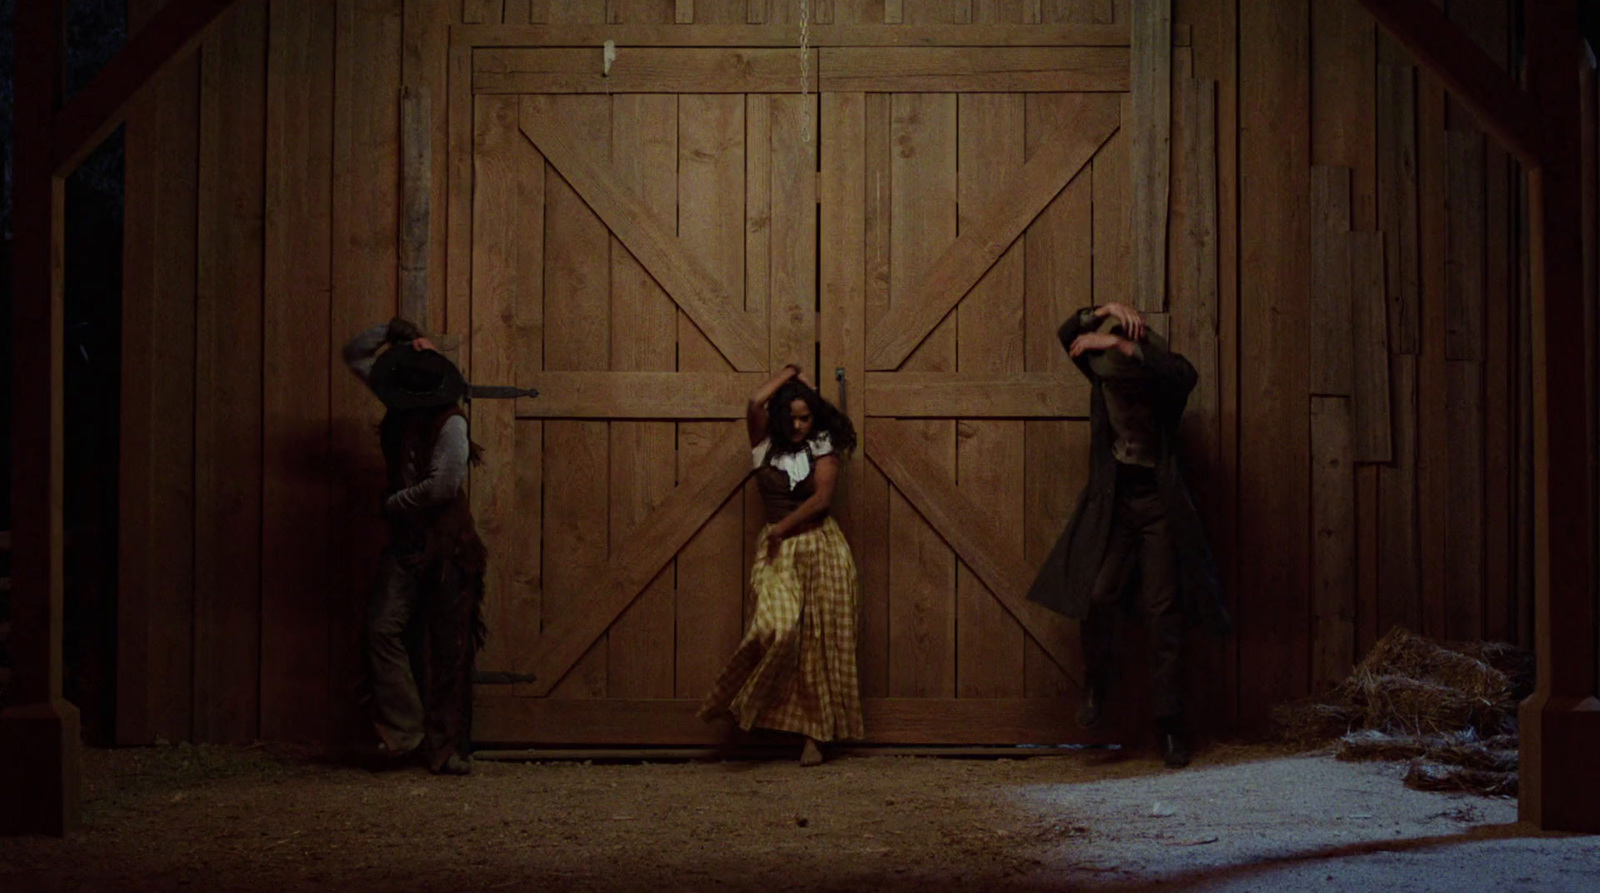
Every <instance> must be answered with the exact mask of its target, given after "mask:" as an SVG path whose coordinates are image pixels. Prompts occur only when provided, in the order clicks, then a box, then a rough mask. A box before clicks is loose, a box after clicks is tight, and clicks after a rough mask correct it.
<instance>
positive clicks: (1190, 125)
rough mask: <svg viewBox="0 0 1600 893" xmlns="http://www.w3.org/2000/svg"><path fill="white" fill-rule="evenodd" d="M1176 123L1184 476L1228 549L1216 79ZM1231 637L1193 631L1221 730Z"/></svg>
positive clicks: (1183, 96) (1195, 660) (1184, 102)
mask: <svg viewBox="0 0 1600 893" xmlns="http://www.w3.org/2000/svg"><path fill="white" fill-rule="evenodd" d="M1179 89H1180V91H1181V93H1180V97H1179V102H1178V129H1179V130H1180V131H1181V134H1180V139H1181V140H1182V142H1181V144H1180V145H1179V146H1178V147H1177V148H1178V154H1177V157H1178V159H1179V160H1178V161H1176V162H1174V163H1175V164H1181V166H1182V168H1183V175H1182V177H1181V179H1179V178H1176V177H1175V178H1174V179H1175V180H1177V182H1178V183H1179V184H1180V191H1179V192H1175V193H1174V203H1175V204H1177V203H1180V202H1181V204H1182V206H1183V215H1182V217H1183V226H1182V228H1181V229H1179V230H1176V232H1177V233H1178V236H1177V238H1176V239H1175V248H1176V252H1175V257H1176V260H1175V261H1174V267H1173V271H1172V274H1171V276H1172V283H1171V288H1172V295H1173V303H1172V312H1171V326H1172V345H1173V348H1174V349H1176V350H1177V351H1178V352H1179V353H1181V354H1183V355H1184V356H1185V357H1187V358H1188V360H1189V362H1190V363H1191V364H1192V365H1193V366H1194V368H1195V372H1196V374H1197V375H1198V381H1197V382H1196V384H1195V387H1194V390H1193V391H1192V392H1191V393H1190V395H1189V404H1188V409H1187V411H1186V412H1185V413H1184V418H1183V422H1182V425H1181V428H1180V436H1181V438H1182V441H1181V442H1182V449H1183V458H1184V468H1185V478H1186V483H1187V484H1188V485H1189V489H1190V493H1191V494H1192V495H1193V498H1194V501H1195V506H1196V508H1197V509H1198V510H1199V512H1200V517H1201V519H1202V522H1203V523H1204V525H1205V529H1206V534H1207V539H1208V540H1209V542H1210V544H1211V547H1212V550H1213V554H1216V555H1219V557H1220V556H1222V555H1226V554H1227V552H1226V550H1227V549H1228V548H1229V543H1228V542H1227V540H1226V538H1225V536H1226V534H1227V533H1228V530H1229V528H1228V525H1227V517H1228V516H1227V514H1226V513H1227V509H1228V502H1229V499H1228V490H1227V487H1226V481H1227V477H1228V474H1227V468H1228V460H1227V457H1226V456H1225V454H1224V452H1223V440H1222V430H1221V428H1222V423H1221V405H1222V396H1223V395H1222V393H1221V382H1220V377H1221V371H1222V363H1221V360H1222V358H1221V357H1219V355H1218V354H1219V316H1220V308H1219V306H1218V287H1219V283H1218V257H1217V246H1218V233H1217V168H1218V164H1217V154H1216V152H1217V133H1216V82H1214V81H1212V80H1209V79H1206V80H1193V79H1189V80H1185V81H1182V82H1180V88H1179ZM1232 648H1233V640H1232V638H1231V637H1213V636H1207V637H1203V638H1202V637H1195V639H1194V640H1193V644H1192V645H1191V653H1192V655H1193V657H1192V659H1191V663H1190V666H1191V671H1190V685H1189V688H1190V691H1189V694H1188V696H1187V697H1188V703H1189V704H1191V705H1192V706H1191V707H1190V708H1189V712H1190V713H1191V715H1195V716H1204V717H1206V718H1207V719H1206V720H1205V722H1206V723H1208V724H1209V725H1210V726H1211V727H1213V728H1216V729H1221V728H1222V727H1223V725H1224V723H1225V722H1226V719H1225V717H1226V715H1227V705H1228V704H1230V703H1231V702H1232V697H1231V692H1230V691H1229V690H1228V688H1227V680H1228V674H1229V669H1228V667H1229V657H1230V655H1231V654H1232Z"/></svg>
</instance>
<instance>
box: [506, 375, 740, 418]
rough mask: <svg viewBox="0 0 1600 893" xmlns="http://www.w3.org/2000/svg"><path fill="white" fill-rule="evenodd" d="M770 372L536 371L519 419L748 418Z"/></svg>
mask: <svg viewBox="0 0 1600 893" xmlns="http://www.w3.org/2000/svg"><path fill="white" fill-rule="evenodd" d="M766 378H767V375H766V373H764V372H536V373H532V374H531V375H530V376H529V379H530V380H531V381H532V382H533V386H534V387H536V388H538V389H539V396H537V397H519V398H517V418H519V419H672V420H679V419H742V418H744V414H745V406H746V404H747V403H748V402H749V399H750V394H751V393H752V392H753V391H755V389H756V388H758V387H760V386H761V383H762V382H763V381H765V380H766Z"/></svg>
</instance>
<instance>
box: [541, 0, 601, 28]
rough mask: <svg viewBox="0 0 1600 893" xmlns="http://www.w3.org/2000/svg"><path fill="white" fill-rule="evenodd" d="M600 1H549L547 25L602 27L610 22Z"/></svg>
mask: <svg viewBox="0 0 1600 893" xmlns="http://www.w3.org/2000/svg"><path fill="white" fill-rule="evenodd" d="M610 5H611V3H610V2H609V0H608V2H602V0H549V12H550V18H549V23H550V24H552V25H603V24H605V23H606V22H608V21H610V19H608V18H607V16H606V12H607V8H608V7H609V6H610Z"/></svg>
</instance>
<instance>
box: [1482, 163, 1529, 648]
mask: <svg viewBox="0 0 1600 893" xmlns="http://www.w3.org/2000/svg"><path fill="white" fill-rule="evenodd" d="M1484 177H1485V179H1484V184H1485V190H1484V221H1485V224H1486V226H1487V228H1488V233H1487V236H1486V238H1485V242H1486V244H1487V246H1488V247H1487V250H1486V251H1485V252H1484V258H1485V265H1486V272H1485V280H1484V313H1485V319H1484V355H1483V361H1484V362H1483V381H1484V398H1483V399H1484V409H1483V412H1484V418H1483V430H1484V445H1483V450H1484V454H1483V463H1484V509H1483V511H1484V518H1483V524H1484V533H1483V541H1484V559H1483V560H1484V630H1483V634H1484V636H1485V637H1486V638H1489V639H1492V640H1495V641H1500V642H1509V641H1512V640H1513V630H1514V629H1515V623H1514V621H1513V618H1512V614H1513V611H1514V605H1515V600H1514V599H1513V597H1512V590H1513V581H1512V574H1513V570H1512V567H1513V554H1514V548H1513V539H1514V536H1515V532H1516V522H1515V520H1514V518H1515V515H1514V510H1513V502H1514V496H1513V493H1514V489H1515V487H1514V478H1515V459H1514V456H1515V450H1514V444H1515V439H1516V370H1517V368H1518V367H1519V366H1521V365H1522V364H1521V363H1519V362H1517V360H1516V353H1515V351H1514V348H1513V345H1512V339H1513V337H1514V335H1515V332H1516V320H1517V317H1514V316H1513V313H1514V312H1515V308H1516V306H1517V292H1516V284H1515V279H1514V277H1513V276H1512V272H1511V271H1512V255H1513V252H1514V251H1515V250H1516V249H1515V244H1514V242H1515V239H1514V237H1513V235H1512V234H1513V232H1514V231H1515V228H1514V222H1513V220H1512V216H1511V215H1512V213H1513V202H1512V198H1511V196H1512V191H1513V188H1514V187H1513V186H1512V181H1511V165H1510V160H1509V158H1508V157H1507V156H1506V153H1505V150H1504V149H1502V148H1500V147H1499V146H1494V145H1491V146H1489V147H1488V152H1487V159H1486V164H1485V170H1484Z"/></svg>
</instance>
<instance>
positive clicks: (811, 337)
mask: <svg viewBox="0 0 1600 893" xmlns="http://www.w3.org/2000/svg"><path fill="white" fill-rule="evenodd" d="M802 114H804V115H805V118H806V120H808V121H810V122H811V125H810V132H811V141H810V142H801V141H800V132H801V126H802V124H801V116H802ZM816 120H817V107H816V97H815V95H812V96H808V97H806V98H805V99H804V100H801V98H800V97H798V96H790V95H785V94H778V95H775V96H773V97H772V223H771V230H772V237H771V238H772V241H771V246H772V261H771V264H772V265H771V268H770V274H769V275H770V277H771V278H770V282H771V291H770V293H769V301H770V302H771V317H770V319H771V322H772V330H771V338H772V342H771V348H770V350H771V353H770V364H771V368H772V369H780V368H782V367H783V365H784V364H785V363H796V364H798V365H799V366H800V367H801V368H803V369H805V370H807V371H808V372H811V373H817V369H816V343H817V321H816V314H817V310H816V307H817V289H816V268H817V242H816V226H817V223H816V220H817V195H816V192H817V190H816V186H817V177H816V170H817V154H816V146H817V132H816V131H817V128H816ZM816 380H817V379H816V378H813V379H812V381H816Z"/></svg>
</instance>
